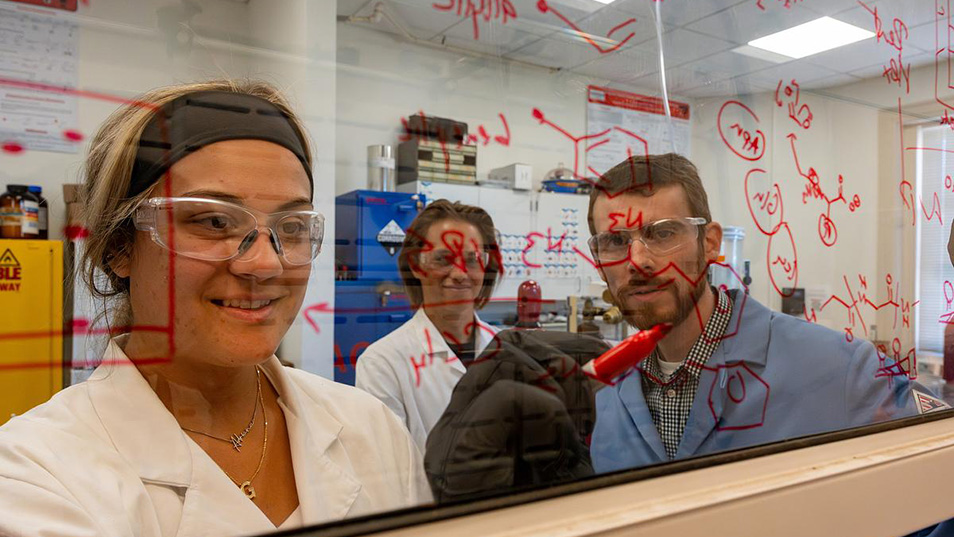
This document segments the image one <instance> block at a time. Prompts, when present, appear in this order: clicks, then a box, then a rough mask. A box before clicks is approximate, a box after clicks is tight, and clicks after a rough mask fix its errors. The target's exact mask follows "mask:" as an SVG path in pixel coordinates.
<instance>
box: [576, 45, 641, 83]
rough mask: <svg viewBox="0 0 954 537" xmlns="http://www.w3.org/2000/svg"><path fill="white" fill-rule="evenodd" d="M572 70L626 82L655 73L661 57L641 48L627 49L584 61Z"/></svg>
mask: <svg viewBox="0 0 954 537" xmlns="http://www.w3.org/2000/svg"><path fill="white" fill-rule="evenodd" d="M572 70H573V71H574V72H577V73H581V74H584V75H588V76H594V77H600V78H605V79H607V80H614V81H617V82H626V81H629V80H633V79H635V78H639V77H642V76H646V75H648V74H651V73H655V72H657V71H658V70H659V57H658V56H657V55H656V54H655V52H653V53H649V52H646V51H642V50H639V49H627V50H623V51H620V52H619V53H617V54H607V55H604V56H602V57H599V58H596V59H594V60H593V61H590V62H587V63H584V64H582V65H579V66H577V67H573V68H572Z"/></svg>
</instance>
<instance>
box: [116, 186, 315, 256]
mask: <svg viewBox="0 0 954 537" xmlns="http://www.w3.org/2000/svg"><path fill="white" fill-rule="evenodd" d="M257 214H258V215H261V216H264V218H263V219H262V220H259V216H258V215H257ZM257 214H256V213H253V212H252V211H250V210H249V209H247V208H245V207H242V206H241V205H236V204H234V203H230V202H227V201H220V200H214V199H206V198H149V199H147V200H145V202H143V204H142V205H140V206H139V208H138V209H137V210H136V213H135V216H134V218H133V222H134V224H135V226H136V229H138V230H141V231H148V232H149V234H150V236H151V237H152V240H153V241H155V242H156V244H158V245H160V246H162V247H163V248H166V249H167V250H170V251H172V252H175V253H176V254H179V255H182V256H185V257H190V258H193V259H201V260H205V261H228V260H230V259H234V258H237V257H240V256H241V255H243V254H244V253H245V252H247V251H248V250H249V248H251V247H252V245H253V244H254V243H255V239H256V238H258V235H259V233H260V232H261V230H262V229H264V230H266V231H267V232H268V234H269V241H270V243H271V245H272V248H274V250H275V252H276V253H277V254H278V255H279V256H280V257H281V258H282V259H283V260H284V261H285V262H286V263H288V264H290V265H307V264H308V263H311V262H312V260H314V259H315V258H316V257H317V256H318V252H320V251H321V241H322V237H323V236H324V229H325V219H324V217H323V216H322V215H320V214H319V213H317V212H315V211H282V212H277V213H272V214H268V215H262V213H257Z"/></svg>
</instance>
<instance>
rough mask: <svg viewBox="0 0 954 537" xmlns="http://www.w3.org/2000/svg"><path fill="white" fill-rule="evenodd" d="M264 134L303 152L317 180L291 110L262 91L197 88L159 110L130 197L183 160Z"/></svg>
mask: <svg viewBox="0 0 954 537" xmlns="http://www.w3.org/2000/svg"><path fill="white" fill-rule="evenodd" d="M243 139H252V140H264V141H266V142H272V143H275V144H278V145H280V146H282V147H284V148H286V149H288V150H289V151H291V152H292V153H294V154H295V156H296V157H298V160H300V161H301V165H302V166H303V167H304V168H305V173H307V174H308V182H309V184H310V185H311V190H312V194H314V190H315V183H314V179H313V178H312V176H311V166H309V165H308V153H307V151H306V149H305V147H306V145H305V141H304V140H303V139H302V135H301V133H299V131H298V129H297V128H296V127H295V126H294V124H293V123H292V120H291V119H290V118H289V117H288V115H287V114H285V113H284V112H282V110H281V109H279V108H278V107H277V106H275V105H274V104H273V103H271V102H269V101H266V100H265V99H262V98H260V97H255V96H252V95H246V94H244V93H234V92H228V91H197V92H194V93H189V94H187V95H183V96H182V97H179V98H177V99H175V100H173V101H170V102H168V103H166V104H165V105H163V106H162V108H160V109H159V110H157V111H156V113H155V115H154V116H153V118H152V119H151V120H150V121H149V124H147V125H146V128H145V129H144V130H143V132H142V136H141V137H140V139H139V150H138V151H137V152H136V162H135V164H134V165H133V170H132V178H131V181H130V183H129V192H128V193H127V197H132V196H135V195H137V194H140V193H142V192H145V191H146V190H147V189H148V188H149V187H151V186H152V185H154V184H155V183H156V182H157V181H159V178H160V177H162V175H163V174H164V173H166V171H167V170H168V169H169V168H170V167H171V166H172V165H173V164H175V163H176V162H177V161H179V160H180V159H182V158H184V157H186V156H188V155H189V154H191V153H192V152H193V151H198V150H199V149H201V148H203V147H205V146H207V145H210V144H214V143H215V142H222V141H225V140H243Z"/></svg>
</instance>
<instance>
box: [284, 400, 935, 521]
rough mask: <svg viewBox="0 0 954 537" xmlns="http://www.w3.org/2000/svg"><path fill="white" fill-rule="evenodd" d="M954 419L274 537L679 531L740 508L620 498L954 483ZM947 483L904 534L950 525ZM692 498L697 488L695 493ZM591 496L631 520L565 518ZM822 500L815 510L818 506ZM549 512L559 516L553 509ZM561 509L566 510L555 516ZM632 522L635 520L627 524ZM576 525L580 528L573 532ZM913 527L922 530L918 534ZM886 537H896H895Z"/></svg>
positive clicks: (836, 434)
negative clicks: (941, 475)
mask: <svg viewBox="0 0 954 537" xmlns="http://www.w3.org/2000/svg"><path fill="white" fill-rule="evenodd" d="M949 418H954V409H950V410H944V411H937V412H932V413H929V414H923V415H919V416H911V417H908V418H902V419H898V420H892V421H887V422H883V423H878V424H874V425H866V426H862V427H855V428H852V429H844V430H838V431H831V432H826V433H820V434H815V435H811V436H805V437H799V438H793V439H789V440H782V441H778V442H773V443H770V444H762V445H758V446H753V447H749V448H743V449H738V450H733V451H726V452H722V453H716V454H712V455H706V456H702V457H697V458H691V459H685V460H679V461H673V462H669V463H662V464H658V465H653V466H647V467H641V468H636V469H632V470H623V471H619V472H613V473H608V474H603V475H598V476H594V477H590V478H587V479H583V480H579V481H573V482H569V483H565V484H560V485H553V486H544V487H540V488H536V489H531V490H524V491H518V492H513V493H509V494H502V495H497V496H493V497H488V498H484V499H478V500H472V501H465V502H455V503H449V504H445V505H441V506H437V507H427V506H423V507H415V508H410V509H402V510H397V511H390V512H386V513H381V514H377V515H368V516H362V517H355V518H353V519H347V520H344V521H339V522H334V523H329V524H325V525H320V526H313V527H309V528H302V529H300V530H293V531H289V532H282V533H277V534H269V535H299V536H308V537H312V536H313V537H319V536H320V537H325V536H334V537H344V536H352V535H365V534H369V533H375V534H377V533H382V532H383V533H384V534H388V535H391V534H393V535H412V534H413V535H447V534H448V533H447V528H452V529H454V534H455V535H456V534H458V533H457V532H458V531H463V530H464V529H465V528H466V529H467V532H468V533H473V534H475V535H484V536H486V535H490V534H491V533H487V532H486V530H482V531H483V532H482V531H479V530H476V528H477V527H478V526H474V524H477V523H479V524H484V525H486V524H488V523H489V522H487V521H488V520H492V519H494V518H495V515H494V513H499V514H500V515H501V516H503V515H504V514H505V513H510V512H515V513H519V512H521V511H527V512H528V513H529V512H531V511H532V512H534V513H535V512H537V511H538V510H540V509H544V510H547V513H549V514H548V517H547V518H548V520H564V519H565V520H566V523H567V526H566V529H565V532H564V534H566V535H591V534H600V535H603V534H605V532H607V531H612V530H619V531H626V532H627V533H626V534H627V535H629V534H630V533H629V532H630V531H632V530H635V529H640V528H637V526H645V527H647V528H648V527H652V526H653V525H654V524H656V523H668V522H667V521H670V522H671V521H672V520H675V519H672V520H670V518H669V517H674V516H675V515H677V514H680V513H683V512H686V513H688V511H695V510H697V509H702V508H704V507H719V506H721V505H722V504H725V505H726V506H727V507H728V506H729V504H732V503H733V502H735V501H737V500H738V499H730V500H725V499H718V498H711V499H710V500H711V501H709V502H708V503H707V502H706V501H703V504H702V505H695V506H692V507H691V508H690V506H689V505H688V503H687V502H675V503H676V505H670V506H668V507H667V506H665V505H653V506H652V510H653V511H655V512H654V513H653V514H651V515H647V514H646V513H647V511H640V510H638V509H627V507H626V506H625V505H621V503H622V502H623V501H625V500H618V499H617V498H625V495H623V496H619V494H622V493H623V492H624V491H630V492H632V491H637V492H639V491H642V492H643V493H646V492H647V491H649V495H652V494H653V492H652V491H653V490H655V487H656V486H657V485H656V483H659V482H661V481H663V480H669V481H674V482H676V483H680V482H683V481H684V482H685V483H687V484H689V483H691V482H692V481H694V480H696V479H699V476H703V478H702V479H703V480H705V479H707V477H705V476H708V478H714V479H715V480H716V481H714V482H716V483H723V482H724V483H725V484H726V485H729V484H730V483H733V484H735V485H738V484H740V483H741V484H745V483H752V482H758V483H761V482H763V481H764V482H765V483H766V487H765V489H766V490H763V491H761V492H760V493H759V494H765V495H768V494H770V493H781V494H782V495H784V491H785V490H789V489H791V490H792V491H798V490H800V487H805V488H804V489H803V493H804V494H806V495H807V496H806V498H809V499H811V496H812V495H814V494H816V493H815V492H812V491H811V490H809V489H813V488H814V486H816V485H819V484H821V485H822V486H823V487H824V486H825V485H826V480H828V479H830V478H834V477H838V476H841V477H846V476H847V478H848V479H849V481H850V480H851V479H857V478H864V477H865V475H864V474H865V473H866V472H868V471H871V470H874V471H879V469H880V471H884V472H886V473H885V475H888V474H889V473H892V472H891V471H889V470H890V468H889V467H891V466H892V465H894V464H897V465H904V464H905V463H908V462H911V461H909V460H908V458H909V457H910V458H911V459H912V460H914V461H915V462H916V463H918V464H925V463H926V459H923V458H922V459H921V460H920V461H918V460H916V459H915V457H916V456H918V455H925V454H931V453H934V454H935V455H936V456H940V457H942V459H943V460H944V461H945V468H947V470H946V471H947V473H949V474H951V475H950V478H951V480H952V481H954V420H952V419H949ZM919 446H920V447H919ZM892 448H893V450H892ZM846 450H848V452H849V453H852V454H853V455H852V456H850V457H848V459H847V460H845V459H846V458H845V451H846ZM886 450H887V451H886ZM935 452H936V453H935ZM885 453H887V454H885ZM879 454H880V456H879ZM808 459H814V460H813V462H811V463H810V467H811V468H812V469H815V468H826V470H825V473H826V474H829V475H827V476H824V477H821V478H819V479H818V480H816V481H811V482H809V483H807V484H799V483H798V481H799V479H798V478H797V472H796V473H793V471H794V470H796V468H799V467H801V468H804V467H805V464H806V460H808ZM932 460H933V459H932ZM919 467H920V466H919ZM932 468H933V467H932ZM734 471H739V472H740V476H739V477H737V478H731V477H730V474H731V473H732V472H734ZM931 473H932V474H937V470H936V469H932V470H931ZM853 474H857V475H853ZM727 479H728V481H727ZM879 479H881V480H880V481H879V482H880V483H883V484H885V489H884V490H885V491H886V492H890V491H891V489H890V487H891V486H892V483H893V482H894V480H895V479H896V478H894V477H892V478H887V477H885V478H879ZM947 482H948V481H947V480H945V479H932V481H931V483H929V484H930V485H933V486H934V488H935V489H936V490H934V492H935V493H936V494H934V495H933V496H930V495H929V494H928V491H926V490H917V491H914V490H907V489H900V494H899V495H898V496H901V497H904V498H909V499H910V500H912V501H913V500H916V499H918V500H919V499H922V498H924V497H925V496H929V497H930V498H932V499H933V501H932V502H924V506H925V507H927V508H928V509H925V510H923V511H924V512H923V513H919V514H918V518H917V519H916V520H913V521H912V520H905V521H902V522H906V523H907V526H906V527H907V529H904V530H903V531H902V532H901V533H904V532H910V531H916V530H917V529H920V528H923V527H926V526H929V525H931V524H934V523H936V522H939V521H941V520H944V519H946V518H949V517H954V506H952V505H950V499H949V496H946V495H945V492H946V490H945V486H944V485H945V483H947ZM827 485H832V483H827ZM783 489H784V490H783ZM686 490H695V489H693V488H691V487H687V488H686ZM614 491H619V492H618V493H617V492H614ZM915 492H916V494H915ZM586 494H598V495H601V496H605V498H606V500H607V505H606V506H601V508H602V507H606V509H607V511H609V512H618V511H619V510H620V509H623V510H625V511H631V513H630V514H631V515H632V516H629V517H617V520H615V521H614V520H604V517H605V516H608V515H609V513H607V514H606V515H604V514H600V513H599V512H598V511H589V512H586V513H574V512H573V511H574V510H573V509H567V507H566V506H564V504H565V503H566V502H567V501H573V499H574V498H581V499H582V498H583V497H584V495H586ZM687 497H688V495H687ZM883 497H884V499H885V500H893V499H895V495H891V494H887V493H886V494H885V495H884V496H883ZM703 500H705V499H703ZM749 500H754V501H756V502H758V501H760V496H759V495H750V496H749V497H748V500H747V501H749ZM815 500H816V501H817V498H816V499H815ZM846 501H847V500H846ZM670 503H672V502H670ZM689 503H691V502H689ZM547 505H551V506H553V507H552V508H551V507H547ZM556 506H562V507H559V508H557V507H556ZM881 512H882V513H888V514H897V513H896V512H895V511H893V510H890V509H883V510H881ZM903 512H905V514H911V512H910V511H903ZM557 513H559V514H557ZM939 513H940V514H939ZM710 515H711V513H710ZM518 518H519V517H518ZM625 518H629V519H631V520H628V521H627V520H625ZM691 518H692V517H687V519H691ZM639 519H646V520H639ZM848 519H851V517H847V516H846V517H845V518H844V520H848ZM574 520H575V521H576V522H575V523H574ZM581 520H582V521H588V522H589V523H590V525H587V523H580V522H581ZM854 520H857V519H854ZM481 521H483V522H481ZM594 522H596V523H598V524H599V525H600V526H602V527H600V528H597V527H595V526H594V525H593V523H594ZM810 522H811V523H812V524H814V526H813V527H812V531H811V532H808V531H807V530H806V526H798V527H793V531H792V533H791V535H806V534H812V535H824V534H828V533H827V532H825V531H821V532H816V530H818V529H819V528H823V527H824V526H825V525H826V524H831V523H832V522H833V521H831V520H828V519H826V518H825V517H820V518H819V519H817V520H812V521H810ZM921 522H923V523H921ZM509 524H510V526H509V527H510V530H511V534H512V533H517V534H519V532H513V528H514V527H515V526H514V524H517V525H519V526H523V522H521V521H520V520H511V521H510V522H509ZM680 524H681V526H680V527H681V529H680V530H679V531H678V532H676V533H673V535H676V534H679V535H686V534H687V533H685V532H686V531H690V533H702V531H701V530H702V529H703V528H711V527H713V526H711V525H708V524H700V525H698V526H695V525H693V524H699V523H698V522H680ZM879 524H881V523H880V522H879ZM899 524H900V523H899ZM911 524H914V525H913V526H911ZM918 524H920V525H918ZM614 525H615V527H614ZM836 525H837V524H836ZM605 526H610V527H605ZM908 526H910V527H908ZM479 527H482V526H479ZM877 527H878V528H879V531H881V530H884V529H888V528H889V526H884V525H883V524H882V525H880V526H877ZM764 529H765V528H764V526H760V525H757V527H755V528H754V530H755V531H756V532H761V531H763V530H764ZM842 529H843V528H842ZM471 530H475V531H471ZM537 531H539V530H538V529H533V528H527V533H526V534H527V535H534V534H539V533H535V532H537ZM653 531H657V530H652V531H649V532H647V533H645V534H646V535H650V534H656V533H653ZM853 531H854V530H853ZM411 532H413V533H411ZM439 532H440V533H439ZM901 533H898V532H894V533H893V534H895V535H899V534H901ZM754 534H760V533H753V535H754ZM831 534H832V535H836V534H838V535H846V534H845V533H843V532H842V533H840V534H839V533H831ZM883 534H884V535H891V534H892V533H883ZM772 535H773V536H776V535H781V534H779V533H777V532H775V531H774V528H773V532H772ZM869 535H875V534H869Z"/></svg>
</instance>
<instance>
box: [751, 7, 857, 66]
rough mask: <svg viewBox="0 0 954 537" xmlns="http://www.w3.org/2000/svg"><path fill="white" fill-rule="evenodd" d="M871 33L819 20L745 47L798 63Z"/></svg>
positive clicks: (758, 40)
mask: <svg viewBox="0 0 954 537" xmlns="http://www.w3.org/2000/svg"><path fill="white" fill-rule="evenodd" d="M874 35H875V34H874V32H870V31H868V30H865V29H863V28H859V27H857V26H853V25H851V24H848V23H846V22H841V21H839V20H836V19H833V18H831V17H822V18H820V19H815V20H813V21H810V22H806V23H805V24H799V25H798V26H794V27H792V28H789V29H787V30H782V31H781V32H776V33H774V34H771V35H767V36H765V37H760V38H758V39H755V40H753V41H749V46H752V47H755V48H760V49H762V50H767V51H769V52H773V53H775V54H781V55H783V56H788V57H789V58H793V59H799V58H804V57H806V56H811V55H812V54H818V53H819V52H824V51H826V50H831V49H833V48H838V47H843V46H845V45H849V44H851V43H856V42H858V41H861V40H863V39H868V38H871V37H874Z"/></svg>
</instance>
